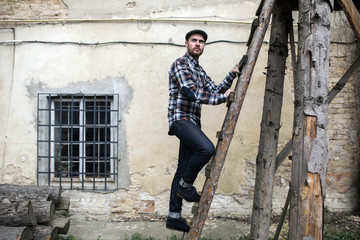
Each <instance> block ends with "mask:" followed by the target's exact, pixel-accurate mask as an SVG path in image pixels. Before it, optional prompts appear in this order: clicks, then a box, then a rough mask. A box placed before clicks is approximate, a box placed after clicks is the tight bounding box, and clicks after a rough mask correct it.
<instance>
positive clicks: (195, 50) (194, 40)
mask: <svg viewBox="0 0 360 240" xmlns="http://www.w3.org/2000/svg"><path fill="white" fill-rule="evenodd" d="M185 45H186V48H187V51H188V53H189V54H190V55H191V56H192V57H193V58H195V59H198V58H199V56H200V55H201V54H202V53H203V51H204V46H205V41H204V37H203V36H202V35H200V34H194V35H191V36H190V37H189V39H188V41H186V42H185Z"/></svg>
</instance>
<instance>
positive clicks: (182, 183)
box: [179, 178, 192, 188]
mask: <svg viewBox="0 0 360 240" xmlns="http://www.w3.org/2000/svg"><path fill="white" fill-rule="evenodd" d="M179 184H180V186H182V187H184V188H187V187H191V186H192V183H187V182H184V179H182V178H181V179H180V182H179Z"/></svg>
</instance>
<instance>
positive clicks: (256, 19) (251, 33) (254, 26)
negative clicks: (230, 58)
mask: <svg viewBox="0 0 360 240" xmlns="http://www.w3.org/2000/svg"><path fill="white" fill-rule="evenodd" d="M258 26H259V18H255V19H254V21H253V22H252V24H251V32H250V36H249V40H248V41H247V43H246V46H249V45H250V43H251V41H252V38H253V36H254V33H255V30H256V28H257V27H258Z"/></svg>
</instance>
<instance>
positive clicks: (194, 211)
mask: <svg viewBox="0 0 360 240" xmlns="http://www.w3.org/2000/svg"><path fill="white" fill-rule="evenodd" d="M198 211H199V203H194V205H193V206H192V209H191V213H192V214H194V215H195V214H197V213H198Z"/></svg>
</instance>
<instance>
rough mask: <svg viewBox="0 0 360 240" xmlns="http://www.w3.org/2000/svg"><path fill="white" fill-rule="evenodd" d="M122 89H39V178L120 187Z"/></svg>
mask: <svg viewBox="0 0 360 240" xmlns="http://www.w3.org/2000/svg"><path fill="white" fill-rule="evenodd" d="M118 99H119V97H118V95H91V96H90V95H83V94H81V95H79V94H78V95H76V94H39V96H38V144H37V145H38V183H39V184H40V185H44V184H47V185H60V186H62V187H63V188H64V189H92V190H110V189H117V185H118V184H117V179H118V177H117V175H118V174H117V172H118V169H117V159H118V122H119V121H118V116H119V114H118V112H119V100H118Z"/></svg>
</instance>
